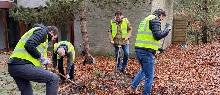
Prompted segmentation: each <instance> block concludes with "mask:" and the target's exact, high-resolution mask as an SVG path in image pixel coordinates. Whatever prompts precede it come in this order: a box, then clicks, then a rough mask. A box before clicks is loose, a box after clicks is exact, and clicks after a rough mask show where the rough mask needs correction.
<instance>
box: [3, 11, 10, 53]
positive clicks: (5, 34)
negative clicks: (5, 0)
mask: <svg viewBox="0 0 220 95" xmlns="http://www.w3.org/2000/svg"><path fill="white" fill-rule="evenodd" d="M2 15H3V23H4V36H5V47H6V51H7V52H8V51H9V50H8V32H7V22H6V11H5V9H2Z"/></svg>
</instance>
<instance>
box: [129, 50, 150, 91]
mask: <svg viewBox="0 0 220 95" xmlns="http://www.w3.org/2000/svg"><path fill="white" fill-rule="evenodd" d="M135 52H136V56H137V59H138V61H139V63H140V65H141V69H140V71H139V72H138V73H137V75H136V76H135V78H134V80H133V82H132V84H131V86H132V87H133V88H134V89H136V88H137V86H138V85H139V83H140V82H141V80H142V79H143V78H144V77H145V79H144V80H145V82H144V89H143V95H150V91H151V87H152V84H153V78H154V55H153V54H152V53H151V52H149V51H146V50H142V49H135Z"/></svg>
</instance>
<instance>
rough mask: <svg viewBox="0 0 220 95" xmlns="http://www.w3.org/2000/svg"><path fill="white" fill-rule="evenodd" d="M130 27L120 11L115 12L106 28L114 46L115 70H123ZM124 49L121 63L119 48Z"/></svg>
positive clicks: (125, 62)
mask: <svg viewBox="0 0 220 95" xmlns="http://www.w3.org/2000/svg"><path fill="white" fill-rule="evenodd" d="M131 32H132V27H131V24H130V22H129V21H128V19H127V18H124V16H123V15H122V12H121V11H116V12H115V18H114V19H112V20H111V21H110V28H109V30H108V34H109V38H110V43H111V44H112V45H113V46H114V47H115V55H116V61H117V71H120V72H125V69H126V65H127V62H128V57H129V38H130V37H131ZM120 47H121V48H122V49H123V51H124V58H123V63H122V64H121V61H120V54H119V49H120Z"/></svg>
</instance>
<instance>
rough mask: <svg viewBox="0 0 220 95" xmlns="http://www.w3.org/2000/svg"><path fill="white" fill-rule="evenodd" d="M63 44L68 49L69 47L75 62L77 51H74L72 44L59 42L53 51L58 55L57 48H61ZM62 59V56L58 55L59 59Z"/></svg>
mask: <svg viewBox="0 0 220 95" xmlns="http://www.w3.org/2000/svg"><path fill="white" fill-rule="evenodd" d="M62 44H64V45H66V46H67V47H68V51H67V52H68V53H69V52H71V53H72V55H73V56H72V59H73V61H74V60H75V49H74V46H73V45H72V44H71V43H70V42H68V41H60V42H58V43H55V44H54V49H53V51H54V53H56V52H57V48H58V47H59V46H60V45H62ZM60 58H61V56H59V55H58V54H57V59H60Z"/></svg>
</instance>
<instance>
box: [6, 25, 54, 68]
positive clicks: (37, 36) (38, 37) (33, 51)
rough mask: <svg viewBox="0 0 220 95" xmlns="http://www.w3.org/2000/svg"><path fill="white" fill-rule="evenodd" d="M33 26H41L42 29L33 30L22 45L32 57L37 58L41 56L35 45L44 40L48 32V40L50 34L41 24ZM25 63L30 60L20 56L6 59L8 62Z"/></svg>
mask: <svg viewBox="0 0 220 95" xmlns="http://www.w3.org/2000/svg"><path fill="white" fill-rule="evenodd" d="M34 27H41V28H42V29H37V30H35V31H34V33H33V34H32V36H31V37H30V38H29V39H28V40H27V42H26V44H25V45H24V48H25V49H26V51H27V52H28V53H29V54H30V55H31V56H32V57H34V58H36V59H38V58H40V57H41V54H40V52H39V51H38V50H37V48H36V47H37V46H38V45H40V44H41V43H44V42H45V41H46V38H47V34H48V41H50V40H51V38H52V36H51V35H50V34H49V31H48V29H47V27H46V26H44V25H42V24H35V25H34V26H33V28H34ZM25 63H31V62H30V61H27V60H23V59H20V58H12V59H9V61H8V64H25Z"/></svg>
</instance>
